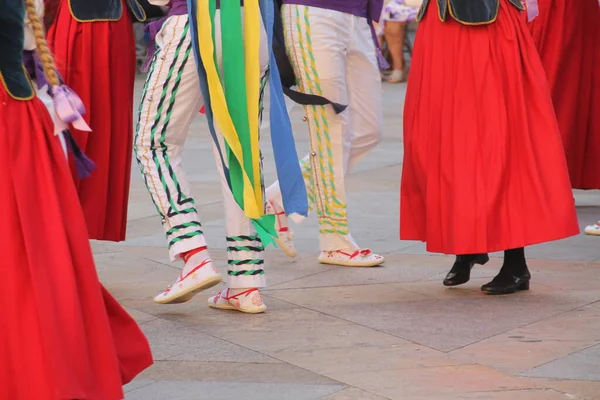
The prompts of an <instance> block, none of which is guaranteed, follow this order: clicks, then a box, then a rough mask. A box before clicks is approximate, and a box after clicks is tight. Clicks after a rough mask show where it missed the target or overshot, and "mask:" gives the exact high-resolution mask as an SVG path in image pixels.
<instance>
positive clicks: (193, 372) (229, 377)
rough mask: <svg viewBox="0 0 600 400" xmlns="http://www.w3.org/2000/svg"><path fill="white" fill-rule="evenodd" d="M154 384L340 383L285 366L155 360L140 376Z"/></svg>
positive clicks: (297, 368) (285, 364) (302, 369)
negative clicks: (165, 382) (166, 382)
mask: <svg viewBox="0 0 600 400" xmlns="http://www.w3.org/2000/svg"><path fill="white" fill-rule="evenodd" d="M140 379H146V380H148V379H149V380H154V381H173V380H176V381H202V382H247V383H295V384H300V385H338V384H339V382H338V381H335V380H333V379H331V378H329V377H326V376H323V375H319V374H317V373H314V372H312V371H309V370H307V369H304V368H300V367H297V366H295V365H292V364H287V363H244V362H217V361H170V360H169V361H157V362H155V363H154V365H153V366H152V367H151V368H149V369H148V370H146V371H144V372H143V373H142V374H141V375H140Z"/></svg>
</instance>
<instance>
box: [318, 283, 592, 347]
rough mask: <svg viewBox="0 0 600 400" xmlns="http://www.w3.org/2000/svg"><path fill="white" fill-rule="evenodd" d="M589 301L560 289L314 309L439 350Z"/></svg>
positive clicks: (461, 345)
mask: <svg viewBox="0 0 600 400" xmlns="http://www.w3.org/2000/svg"><path fill="white" fill-rule="evenodd" d="M441 290H443V289H441ZM584 304H585V301H584V300H581V299H578V298H571V297H570V296H568V295H564V294H562V292H557V293H554V294H552V295H543V294H541V295H533V294H532V293H522V294H517V295H513V296H501V297H497V296H496V297H494V296H486V295H483V294H482V295H481V296H480V297H479V298H476V299H475V300H473V299H428V300H422V301H398V302H389V303H383V304H356V305H352V306H322V307H316V306H315V310H317V311H320V312H323V313H326V314H329V315H332V316H335V317H338V318H342V319H344V320H347V321H351V322H354V323H357V324H361V325H364V326H369V327H372V328H373V329H377V330H379V331H383V332H387V333H389V334H392V335H396V336H399V337H402V338H404V339H406V340H410V341H413V342H415V343H419V344H421V345H425V346H428V347H431V348H434V349H438V350H442V351H451V350H455V349H457V348H460V347H463V346H467V345H469V344H472V343H475V342H478V341H480V340H483V339H486V338H488V337H491V336H496V335H498V334H500V333H503V332H506V331H509V330H511V329H514V328H517V327H519V326H523V325H527V324H530V323H533V322H535V321H539V320H541V319H544V318H548V317H551V316H553V315H557V314H559V313H561V312H564V311H568V310H570V309H574V308H577V307H579V306H581V305H584ZM474 316H477V317H474Z"/></svg>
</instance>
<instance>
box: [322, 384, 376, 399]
mask: <svg viewBox="0 0 600 400" xmlns="http://www.w3.org/2000/svg"><path fill="white" fill-rule="evenodd" d="M321 400H386V398H385V397H381V396H377V395H376V394H373V393H369V392H366V391H364V390H360V389H358V388H354V387H349V388H346V389H342V390H340V391H339V392H335V393H333V394H330V395H329V396H327V397H323V398H322V399H321Z"/></svg>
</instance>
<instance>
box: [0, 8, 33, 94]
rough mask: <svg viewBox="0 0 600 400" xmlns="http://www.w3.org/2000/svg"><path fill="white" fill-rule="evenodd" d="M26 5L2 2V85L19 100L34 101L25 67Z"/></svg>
mask: <svg viewBox="0 0 600 400" xmlns="http://www.w3.org/2000/svg"><path fill="white" fill-rule="evenodd" d="M24 5H25V3H24V2H23V1H16V0H0V10H2V11H1V12H0V54H1V55H2V56H1V57H0V84H2V85H4V87H5V88H6V90H7V91H8V94H9V95H10V96H11V97H13V98H15V99H17V100H29V99H32V98H33V96H34V94H35V92H34V91H33V87H32V86H31V82H30V81H29V77H28V75H27V73H26V72H25V67H24V66H23V46H24V41H25V7H24Z"/></svg>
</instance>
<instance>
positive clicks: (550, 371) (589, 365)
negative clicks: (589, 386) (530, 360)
mask: <svg viewBox="0 0 600 400" xmlns="http://www.w3.org/2000/svg"><path fill="white" fill-rule="evenodd" d="M523 375H524V376H531V377H539V378H554V379H574V380H581V381H597V382H600V345H595V346H592V347H589V348H587V349H585V350H581V351H578V352H576V353H573V354H570V355H568V356H566V357H562V358H559V359H557V360H554V361H551V362H549V363H547V364H544V365H541V366H539V367H537V368H534V369H532V370H529V371H527V372H525V373H524V374H523Z"/></svg>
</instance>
